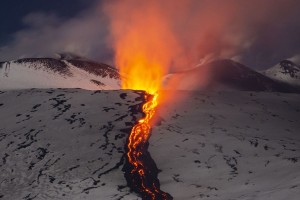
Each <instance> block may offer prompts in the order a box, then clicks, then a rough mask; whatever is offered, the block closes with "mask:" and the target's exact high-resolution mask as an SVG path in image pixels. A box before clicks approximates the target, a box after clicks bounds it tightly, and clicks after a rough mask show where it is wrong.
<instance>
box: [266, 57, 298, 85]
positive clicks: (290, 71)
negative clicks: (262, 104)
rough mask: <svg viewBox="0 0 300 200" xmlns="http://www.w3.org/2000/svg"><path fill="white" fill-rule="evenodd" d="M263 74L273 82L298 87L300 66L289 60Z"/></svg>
mask: <svg viewBox="0 0 300 200" xmlns="http://www.w3.org/2000/svg"><path fill="white" fill-rule="evenodd" d="M263 74H265V75H266V76H268V77H270V78H272V79H275V80H279V81H282V82H286V83H289V84H292V85H298V86H300V66H298V65H296V64H295V63H293V62H292V61H290V60H283V61H281V62H280V63H278V64H277V65H275V66H274V67H271V68H270V69H267V70H266V71H264V72H263Z"/></svg>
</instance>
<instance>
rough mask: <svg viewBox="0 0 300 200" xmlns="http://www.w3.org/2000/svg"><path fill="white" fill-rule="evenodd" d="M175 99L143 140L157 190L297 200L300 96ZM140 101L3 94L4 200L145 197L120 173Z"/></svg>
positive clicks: (120, 94)
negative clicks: (155, 172)
mask: <svg viewBox="0 0 300 200" xmlns="http://www.w3.org/2000/svg"><path fill="white" fill-rule="evenodd" d="M176 95H177V98H181V97H182V96H185V97H186V96H187V97H188V98H186V99H184V101H182V102H181V103H178V102H176V101H175V102H172V103H171V104H168V105H162V106H161V107H160V108H159V112H158V114H159V113H161V114H160V117H161V120H160V121H159V123H157V125H155V126H154V127H153V130H152V135H151V137H150V140H149V153H150V154H151V157H152V158H153V160H154V161H155V163H156V165H157V167H158V169H159V171H160V172H159V174H158V179H159V181H160V186H161V189H162V190H163V191H165V192H167V193H169V194H171V195H172V196H173V197H174V199H179V200H185V199H195V200H196V199H197V200H198V199H213V200H215V199H216V200H219V199H220V200H221V199H222V200H223V199H237V200H240V199H264V200H283V199H287V198H288V199H290V200H297V199H298V197H299V195H300V193H299V191H300V190H299V188H300V175H299V170H300V135H299V130H300V118H299V116H300V101H299V99H300V96H299V94H288V93H270V92H241V91H227V92H210V93H209V92H194V93H187V92H177V93H176ZM141 97H142V93H140V92H133V91H85V90H80V89H32V90H14V91H1V92H0V121H1V123H0V186H1V187H0V188H1V190H0V199H5V200H6V199H26V200H29V199H37V200H38V199H89V200H95V199H115V200H117V199H128V200H132V199H141V198H140V197H139V196H138V194H136V193H134V192H132V191H131V190H130V189H129V187H128V185H127V182H126V179H125V177H124V173H123V171H122V168H123V167H124V153H125V150H124V149H125V144H126V139H127V136H128V133H129V132H130V130H131V128H132V126H133V124H134V123H135V122H136V121H137V120H138V119H139V118H140V117H141V116H142V115H141V113H140V112H136V110H134V109H132V108H133V107H135V106H136V105H139V104H141V103H142V100H143V98H141ZM132 106H133V107H132ZM178 188H180V189H178Z"/></svg>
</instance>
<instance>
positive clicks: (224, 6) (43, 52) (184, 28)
mask: <svg viewBox="0 0 300 200" xmlns="http://www.w3.org/2000/svg"><path fill="white" fill-rule="evenodd" d="M299 10H300V2H299V1H297V0H264V1H261V0H252V1H236V0H225V1H224V0H214V1H211V0H166V1H160V0H147V1H140V0H114V1H108V0H106V1H99V4H98V5H97V6H95V5H93V8H90V9H89V10H87V11H83V12H82V13H79V14H78V16H77V17H76V18H73V19H60V18H59V17H58V16H56V15H55V14H47V13H32V14H29V15H28V16H27V17H26V18H25V19H24V23H25V24H26V25H27V28H26V29H23V30H20V31H18V32H16V33H15V34H14V40H13V41H12V42H11V43H9V44H7V45H6V46H2V47H0V59H1V60H6V59H11V58H17V57H22V56H23V57H24V56H35V55H39V56H47V55H49V54H51V53H52V52H61V51H71V52H73V53H78V54H81V55H84V56H87V57H91V58H94V59H97V60H101V61H103V59H105V61H106V60H113V55H112V53H111V52H115V53H117V50H116V39H117V38H119V37H122V34H124V33H126V32H128V31H131V30H132V28H131V27H130V26H129V25H130V24H136V23H138V24H139V25H140V26H141V27H142V28H143V29H144V30H143V32H142V33H137V34H138V35H137V36H136V42H139V41H138V40H139V39H140V37H143V34H144V32H146V31H147V30H149V31H150V32H151V31H152V28H153V27H152V26H154V28H156V33H155V34H156V36H155V37H152V38H147V39H148V43H144V45H151V47H149V48H151V51H164V52H165V53H166V54H167V55H166V56H167V57H168V58H166V59H167V60H168V61H167V63H166V64H167V65H168V66H167V68H168V69H171V70H179V69H182V68H186V67H188V68H190V67H193V66H195V65H197V64H199V63H203V62H207V61H209V60H212V59H216V58H231V59H234V60H237V61H240V62H242V63H244V64H246V65H248V66H250V67H255V68H266V67H270V66H272V65H274V64H275V63H278V62H279V61H280V60H282V59H286V58H290V57H293V56H294V55H298V54H299V53H300V46H299V44H300V37H299V35H300V14H299ZM154 19H155V20H157V21H160V22H161V23H160V24H159V25H157V26H155V24H152V23H150V22H152V20H154ZM108 23H109V25H108ZM150 29H151V30H150ZM165 33H167V35H168V36H165ZM140 34H142V35H140ZM160 34H162V35H160ZM146 36H147V35H145V37H146ZM152 36H153V35H152ZM171 40H172V41H171ZM126 45H130V44H126ZM132 45H133V44H132ZM154 46H157V47H156V48H154ZM145 48H146V47H145ZM153 48H154V49H153ZM170 49H171V50H170ZM115 56H116V57H117V56H118V55H116V54H115Z"/></svg>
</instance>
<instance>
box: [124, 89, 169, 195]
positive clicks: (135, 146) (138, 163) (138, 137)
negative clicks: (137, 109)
mask: <svg viewBox="0 0 300 200" xmlns="http://www.w3.org/2000/svg"><path fill="white" fill-rule="evenodd" d="M157 97H158V94H154V95H153V96H152V97H151V98H150V99H149V98H148V97H146V99H148V101H147V102H146V103H145V104H144V105H143V112H144V113H145V117H144V118H142V119H140V120H139V121H138V123H137V124H136V125H135V126H134V127H133V128H132V130H131V133H130V136H129V142H128V152H127V157H128V161H129V162H130V163H131V164H132V165H133V169H132V171H131V173H132V174H135V173H138V174H139V178H140V180H141V187H142V188H141V189H142V190H143V191H144V192H146V193H147V194H148V196H149V197H150V196H151V198H152V199H153V200H154V199H158V198H157V195H158V194H159V193H160V190H159V189H158V188H156V186H155V185H154V184H152V186H151V188H149V187H147V185H146V184H145V180H146V177H145V166H144V162H143V161H142V159H141V157H142V156H143V152H142V151H140V147H143V146H145V144H146V142H147V141H148V139H149V136H150V129H151V126H150V120H151V119H152V117H153V115H154V114H155V108H156V107H157V103H158V101H157ZM163 195H164V194H163ZM166 198H167V196H165V198H164V199H166ZM160 199H161V198H160Z"/></svg>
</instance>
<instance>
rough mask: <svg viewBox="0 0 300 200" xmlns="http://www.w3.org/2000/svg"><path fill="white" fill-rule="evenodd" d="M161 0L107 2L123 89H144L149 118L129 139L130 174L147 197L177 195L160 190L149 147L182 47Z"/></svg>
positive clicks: (134, 186) (129, 178)
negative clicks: (165, 80)
mask: <svg viewBox="0 0 300 200" xmlns="http://www.w3.org/2000/svg"><path fill="white" fill-rule="evenodd" d="M160 5H161V1H137V0H122V1H116V2H115V1H114V3H111V4H107V5H106V7H105V12H106V14H107V15H108V17H109V19H110V33H111V35H110V36H111V37H110V39H111V42H112V45H113V48H114V51H115V65H116V66H117V67H118V68H119V70H120V73H121V75H122V77H125V78H123V80H122V88H123V89H133V90H143V91H145V102H144V104H143V106H142V110H143V112H144V117H143V118H142V119H140V120H139V121H138V123H137V124H136V125H135V126H133V128H132V130H131V133H130V135H129V138H128V142H127V144H126V150H127V153H126V163H125V165H124V168H123V169H124V172H125V178H126V180H127V183H128V185H129V186H130V187H131V189H132V190H133V191H135V192H136V193H139V194H140V195H141V196H142V197H143V199H152V200H155V199H163V200H164V199H172V197H171V196H170V195H169V194H167V193H165V192H162V191H161V190H160V184H159V180H158V178H157V175H158V172H159V170H158V169H157V167H156V164H155V162H154V161H153V160H152V158H151V156H150V154H149V152H148V146H149V143H148V139H149V137H150V132H151V125H152V123H151V121H152V120H153V117H154V115H155V112H156V108H157V106H158V105H159V104H160V102H162V97H161V96H162V95H160V94H159V91H160V90H161V88H162V80H163V77H164V76H165V75H166V74H167V73H168V70H169V67H170V66H171V65H172V62H173V60H172V58H173V57H174V55H177V54H178V52H179V50H180V47H179V45H178V43H177V40H176V37H175V36H174V34H173V32H172V28H171V27H170V24H169V23H168V21H166V20H165V19H166V16H165V14H166V12H165V11H166V9H164V8H163V7H161V6H160Z"/></svg>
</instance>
